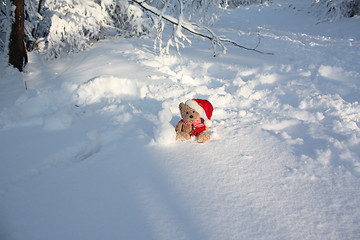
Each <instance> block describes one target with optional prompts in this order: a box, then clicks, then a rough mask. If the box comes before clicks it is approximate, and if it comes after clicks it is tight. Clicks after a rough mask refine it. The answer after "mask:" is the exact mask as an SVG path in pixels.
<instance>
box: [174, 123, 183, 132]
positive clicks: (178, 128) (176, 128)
mask: <svg viewBox="0 0 360 240" xmlns="http://www.w3.org/2000/svg"><path fill="white" fill-rule="evenodd" d="M183 124H184V122H183V120H180V121H179V122H178V124H177V125H176V127H175V131H176V132H180V131H181V129H182V125H183Z"/></svg>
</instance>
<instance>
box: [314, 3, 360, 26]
mask: <svg viewBox="0 0 360 240" xmlns="http://www.w3.org/2000/svg"><path fill="white" fill-rule="evenodd" d="M312 8H313V11H314V12H315V14H316V15H317V17H318V18H319V20H321V21H336V20H339V19H340V18H343V17H353V16H355V15H359V14H360V0H314V1H313V2H312Z"/></svg>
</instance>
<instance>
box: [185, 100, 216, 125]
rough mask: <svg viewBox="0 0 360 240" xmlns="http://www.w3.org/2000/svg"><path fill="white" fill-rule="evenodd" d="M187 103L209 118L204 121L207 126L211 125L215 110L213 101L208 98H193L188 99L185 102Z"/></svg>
mask: <svg viewBox="0 0 360 240" xmlns="http://www.w3.org/2000/svg"><path fill="white" fill-rule="evenodd" d="M185 104H186V105H188V106H189V107H191V108H192V109H194V110H195V111H197V112H198V113H200V115H202V114H204V112H205V115H206V117H207V118H208V119H207V120H205V121H204V124H205V126H207V127H210V126H211V123H212V122H211V116H212V113H213V110H214V107H213V106H212V105H211V103H210V102H209V101H208V100H204V99H191V100H187V101H186V102H185Z"/></svg>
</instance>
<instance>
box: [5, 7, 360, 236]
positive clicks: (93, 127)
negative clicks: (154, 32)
mask: <svg viewBox="0 0 360 240" xmlns="http://www.w3.org/2000/svg"><path fill="white" fill-rule="evenodd" d="M295 3H296V2H295V1H294V3H293V5H292V6H293V7H291V8H289V7H288V5H290V3H289V4H284V3H282V2H280V3H277V4H268V5H265V6H262V7H261V8H258V6H251V7H246V8H242V9H238V10H234V11H232V12H229V13H227V14H226V15H224V16H223V17H222V18H221V19H220V21H219V22H218V23H216V24H215V25H214V30H215V31H216V32H218V33H220V34H223V35H226V36H227V37H229V38H233V39H236V40H237V41H238V42H239V43H242V44H243V45H246V46H256V45H257V44H258V42H259V39H260V40H261V41H260V44H259V47H258V48H259V49H260V50H265V51H271V52H273V53H274V54H275V55H263V54H258V53H254V52H248V51H245V50H242V49H237V48H234V47H231V46H228V53H227V54H225V55H224V54H221V55H219V56H217V57H213V53H212V50H211V49H210V43H209V42H206V40H201V39H197V38H193V37H190V39H191V42H192V46H190V47H187V48H185V49H182V50H181V51H180V53H181V55H178V54H176V53H174V54H172V55H158V54H157V53H156V52H155V51H154V50H153V42H152V41H151V40H148V39H116V38H114V39H107V40H102V41H99V42H97V43H96V44H95V45H94V46H93V47H92V48H91V49H88V50H87V51H85V52H83V53H79V54H74V55H70V56H68V57H63V58H61V59H56V60H52V61H46V60H43V58H42V55H40V54H36V53H30V54H29V59H30V63H29V65H28V66H27V68H26V72H25V73H18V72H17V71H15V70H14V69H12V68H9V67H6V66H5V60H4V59H1V61H0V64H1V66H0V67H1V73H2V74H1V77H0V146H1V147H0V150H1V160H0V164H1V168H0V216H1V218H0V238H1V239H29V240H31V239H34V240H35V239H36V240H38V239H67V240H70V239H266V240H269V239H314V240H315V239H359V238H360V228H359V225H360V208H359V205H360V150H359V149H360V148H359V147H360V105H359V101H360V95H359V92H360V84H359V83H360V72H359V65H358V63H359V62H360V51H359V46H360V34H359V31H358V30H357V28H358V24H359V21H360V19H359V18H352V19H344V20H341V21H338V22H333V23H317V20H316V19H315V18H314V17H313V16H311V15H309V14H308V13H307V12H306V11H305V10H304V9H303V8H302V7H304V6H303V5H304V3H298V5H296V4H295ZM294 6H295V7H294ZM25 86H26V87H27V90H25ZM194 97H196V98H204V99H208V100H209V101H210V102H211V103H212V104H213V105H214V107H215V110H214V114H213V118H212V122H213V124H212V129H211V131H210V133H211V135H212V137H213V138H212V140H211V141H210V142H208V143H205V144H199V143H197V142H196V141H188V142H178V141H175V132H174V126H175V125H176V123H177V122H178V121H179V120H180V114H179V110H178V105H179V103H180V102H184V101H186V100H187V99H191V98H194Z"/></svg>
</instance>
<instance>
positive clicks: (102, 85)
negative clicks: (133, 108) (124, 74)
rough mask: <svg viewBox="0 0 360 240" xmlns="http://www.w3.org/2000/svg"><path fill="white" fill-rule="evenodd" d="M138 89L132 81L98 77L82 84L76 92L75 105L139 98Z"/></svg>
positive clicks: (113, 77)
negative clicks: (104, 100) (105, 100)
mask: <svg viewBox="0 0 360 240" xmlns="http://www.w3.org/2000/svg"><path fill="white" fill-rule="evenodd" d="M139 93H140V91H139V89H138V86H137V84H136V82H135V81H134V80H130V79H125V78H118V77H115V76H100V77H95V78H93V79H90V80H89V81H87V82H85V83H84V84H82V85H81V86H80V87H79V89H78V90H77V91H76V95H77V98H78V99H77V104H78V105H89V104H94V103H98V102H100V101H102V100H103V99H107V100H108V101H116V100H117V101H118V100H120V99H127V98H136V97H139Z"/></svg>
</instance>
